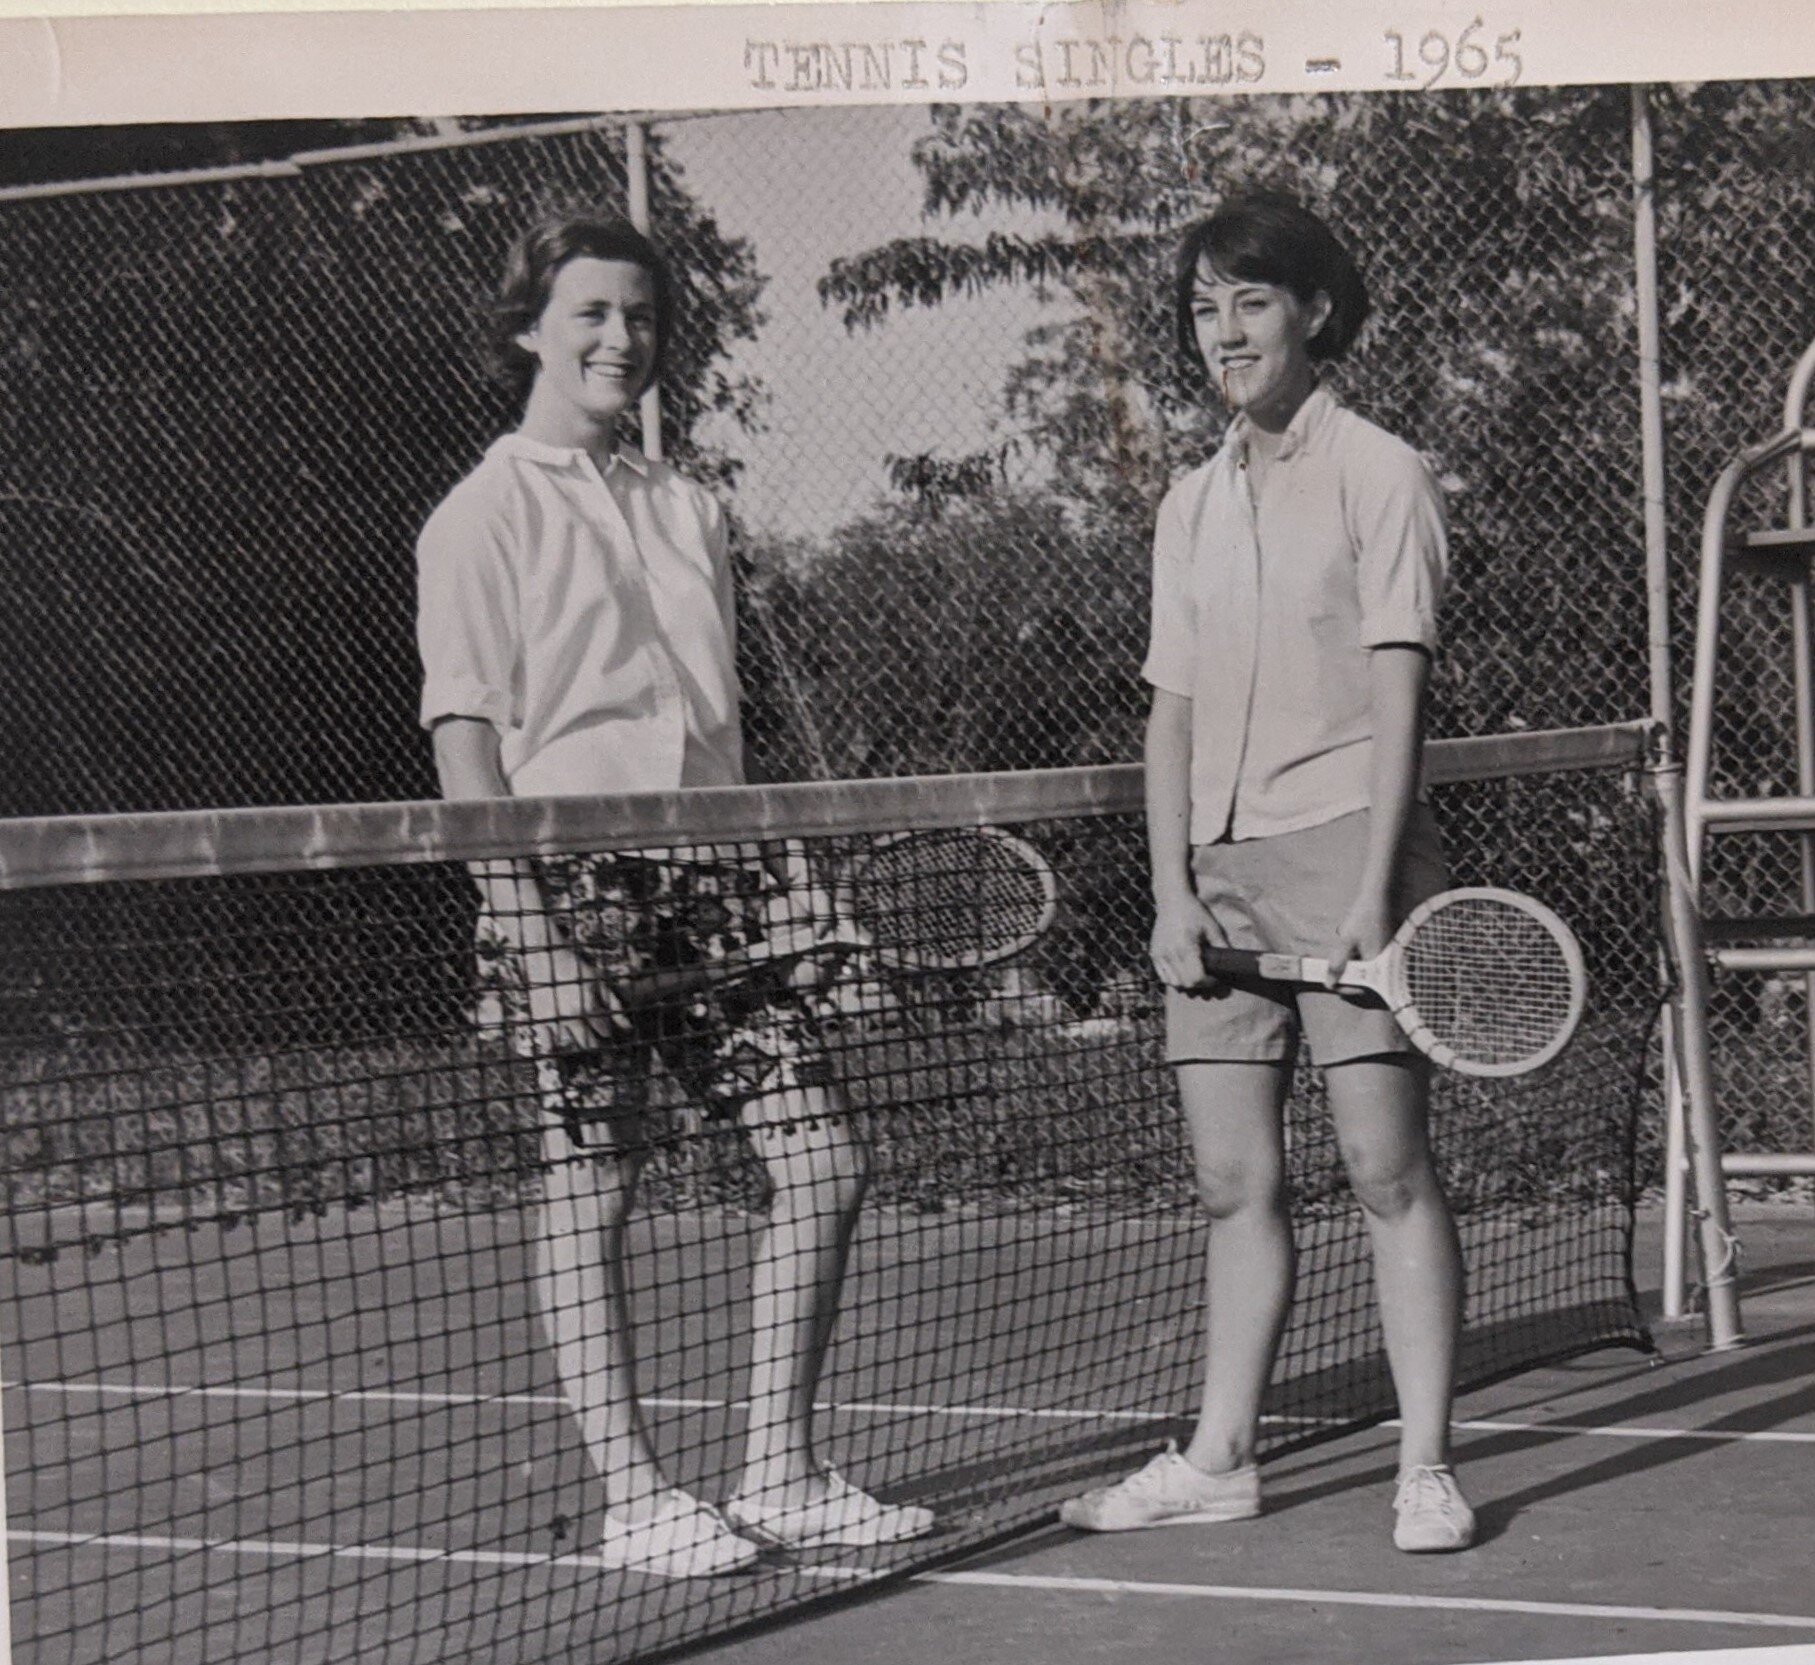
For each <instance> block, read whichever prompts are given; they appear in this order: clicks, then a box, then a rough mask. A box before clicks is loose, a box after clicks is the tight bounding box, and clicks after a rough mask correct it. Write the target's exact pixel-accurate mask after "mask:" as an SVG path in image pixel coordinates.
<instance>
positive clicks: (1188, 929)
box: [1145, 688, 1226, 989]
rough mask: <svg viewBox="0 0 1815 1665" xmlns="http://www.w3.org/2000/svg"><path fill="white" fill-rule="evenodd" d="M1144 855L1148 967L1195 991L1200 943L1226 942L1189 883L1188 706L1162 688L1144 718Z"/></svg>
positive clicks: (1199, 980) (1200, 980)
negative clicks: (1150, 910) (1148, 873)
mask: <svg viewBox="0 0 1815 1665" xmlns="http://www.w3.org/2000/svg"><path fill="white" fill-rule="evenodd" d="M1145 761H1146V784H1147V856H1148V861H1149V864H1150V866H1151V868H1152V872H1153V905H1154V923H1153V942H1152V952H1153V968H1154V970H1155V971H1157V972H1158V973H1159V975H1160V980H1161V981H1162V982H1164V983H1167V984H1169V985H1171V986H1172V987H1173V988H1180V989H1189V988H1198V987H1201V986H1202V985H1203V984H1204V983H1205V982H1206V981H1207V978H1206V976H1205V973H1204V961H1203V951H1204V947H1205V945H1206V944H1210V945H1213V946H1218V947H1220V946H1223V945H1224V943H1225V941H1226V939H1225V938H1224V936H1223V933H1222V931H1221V930H1220V929H1219V928H1218V927H1217V924H1216V921H1215V920H1214V919H1212V918H1211V917H1210V914H1209V913H1208V911H1207V910H1206V909H1205V908H1204V906H1203V904H1202V903H1200V902H1199V901H1198V899H1197V892H1196V891H1195V890H1194V889H1193V888H1192V884H1191V701H1190V700H1189V699H1188V698H1186V697H1185V695H1183V694H1174V693H1169V692H1168V691H1167V690H1166V689H1164V688H1156V689H1155V690H1154V692H1153V705H1152V708H1151V710H1150V711H1149V712H1148V714H1147V737H1146V746H1145Z"/></svg>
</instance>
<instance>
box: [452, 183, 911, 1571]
mask: <svg viewBox="0 0 1815 1665" xmlns="http://www.w3.org/2000/svg"><path fill="white" fill-rule="evenodd" d="M672 312H673V301H672V293H671V284H670V279H669V275H668V269H667V266H666V264H665V263H664V262H663V260H662V257H661V255H660V254H659V253H658V252H657V251H656V249H655V248H654V247H653V246H652V245H651V244H650V243H649V241H648V240H647V239H646V238H645V237H644V236H643V235H642V234H641V233H640V232H638V231H636V230H635V229H634V228H633V227H632V226H630V225H628V224H626V223H625V222H623V221H621V220H616V219H611V218H603V217H596V216H588V215H567V216H562V217H560V218H557V219H554V220H551V221H549V222H547V223H545V224H543V225H540V226H538V227H535V228H534V229H532V230H531V231H530V232H528V233H527V234H526V235H525V236H524V237H523V239H522V240H521V241H520V242H519V244H518V245H517V247H516V249H515V251H514V252H513V254H512V257H511V260H510V264H509V266H508V268H507V271H506V274H505V279H504V283H503V286H502V289H501V292H500V295H499V299H498V303H497V305H496V306H495V307H494V309H493V313H492V343H491V345H492V349H493V353H494V358H495V365H496V368H497V369H498V370H499V372H500V373H501V375H502V376H503V377H504V378H505V379H506V381H507V382H508V383H509V385H511V386H512V387H513V389H515V390H516V391H518V392H519V393H520V394H521V395H522V396H523V400H524V404H523V417H522V420H521V422H520V424H519V425H518V427H517V429H516V430H515V432H512V433H508V434H505V435H504V436H503V437H502V438H500V439H498V440H497V441H495V442H494V443H493V445H492V446H491V448H490V449H489V450H488V451H487V452H486V454H485V456H484V458H483V459H482V460H481V461H480V462H479V464H478V466H477V467H476V468H475V469H474V470H473V472H472V473H471V474H469V475H468V476H467V477H466V478H465V479H464V480H463V481H461V482H460V484H459V485H457V486H456V487H455V488H454V490H453V491H452V492H451V493H449V495H448V497H447V498H446V499H445V500H444V501H443V503H442V504H441V506H440V507H439V508H438V509H436V511H435V513H434V515H433V516H432V517H431V518H430V520H429V522H428V524H427V526H425V527H424V528H423V531H422V536H421V539H420V540H419V543H418V568H419V597H418V640H419V643H420V647H421V653H422V662H423V673H424V675H423V690H422V721H423V723H424V725H425V726H426V727H428V728H429V729H430V730H431V731H432V733H433V741H434V751H435V763H436V768H437V771H438V773H439V776H440V780H441V788H442V792H443V795H444V796H446V797H449V798H499V797H506V796H540V795H548V794H552V795H570V796H571V795H588V794H598V793H610V792H638V791H645V792H647V791H668V790H673V789H675V788H678V787H694V786H732V785H736V784H738V783H739V782H741V781H742V780H743V779H744V763H743V738H742V732H741V727H740V722H739V710H738V682H737V673H736V669H735V663H736V656H735V646H736V621H735V618H734V615H733V589H732V581H731V561H730V554H729V550H728V547H727V543H726V532H725V515H724V511H723V510H722V509H721V508H720V506H719V504H718V503H717V501H716V500H715V499H714V498H713V497H712V495H711V494H710V493H709V492H707V491H706V490H705V489H704V488H703V487H701V486H700V485H698V484H697V483H695V482H694V481H692V480H689V479H687V478H685V477H684V476H682V475H680V474H678V473H676V472H675V471H674V470H673V469H671V468H669V467H667V466H666V465H665V464H663V463H661V462H659V461H657V460H655V459H653V458H650V457H646V456H644V455H642V453H641V452H639V451H637V450H635V449H634V448H632V447H630V446H626V445H620V444H619V441H618V426H619V419H620V418H621V417H623V416H624V415H625V414H626V413H627V412H629V411H630V410H631V408H632V406H633V405H634V404H635V403H636V401H637V399H638V398H639V396H640V395H641V394H642V393H643V391H644V389H645V388H647V387H648V386H649V385H650V383H651V382H652V381H653V380H654V378H655V376H656V375H657V374H658V372H659V370H660V367H661V362H662V354H663V349H664V347H665V346H666V344H667V341H668V337H669V325H670V321H671V318H672ZM473 876H474V878H475V880H476V881H477V883H478V887H479V894H480V919H479V926H478V941H477V953H478V961H479V966H480V973H481V975H480V980H481V983H482V985H483V992H484V993H485V994H486V995H488V996H490V997H491V999H492V1000H493V1002H494V1003H495V1007H496V1008H497V1009H499V1010H501V1011H502V1013H503V1016H504V1020H505V1026H506V1029H507V1032H508V1035H509V1039H510V1043H511V1045H512V1047H513V1049H514V1050H515V1051H516V1052H517V1053H518V1054H519V1055H520V1056H521V1057H523V1058H525V1059H527V1060H529V1061H530V1062H531V1063H533V1065H534V1069H535V1074H536V1081H537V1086H538V1090H539V1097H540V1101H541V1107H542V1110H543V1112H544V1119H543V1125H542V1151H543V1156H544V1162H545V1169H546V1178H545V1183H544V1195H543V1197H542V1199H541V1202H542V1206H541V1219H540V1229H539V1232H538V1240H537V1277H536V1283H537V1290H538V1294H539V1296H540V1308H541V1316H542V1320H543V1323H544V1326H545V1329H546V1331H547V1335H548V1339H549V1342H550V1345H551V1349H552V1351H553V1353H554V1356H555V1364H556V1368H557V1370H558V1371H559V1373H560V1376H561V1380H562V1384H563V1387H564V1389H565V1392H566V1395H567V1398H568V1401H569V1403H570V1404H571V1405H572V1407H573V1411H574V1415H575V1417H576V1420H577V1421H578V1424H579V1427H580V1429H581V1432H582V1434H583V1436H584V1438H585V1440H586V1444H587V1449H588V1452H589V1453H590V1455H591V1457H592V1459H593V1462H594V1465H595V1466H596V1468H597V1470H598V1472H599V1476H600V1478H601V1479H602V1480H603V1482H604V1487H605V1497H606V1510H605V1521H604V1532H603V1538H602V1541H601V1543H600V1545H599V1548H598V1555H599V1557H600V1559H601V1560H602V1561H603V1563H604V1564H605V1565H606V1566H608V1567H612V1568H616V1569H621V1570H625V1571H635V1572H638V1573H642V1574H645V1575H652V1576H658V1577H677V1578H686V1577H694V1576H703V1575H708V1574H715V1573H724V1572H730V1571H734V1570H736V1569H737V1568H740V1567H745V1566H749V1565H750V1564H751V1563H753V1562H754V1561H755V1560H756V1559H757V1556H758V1550H759V1544H761V1545H766V1546H780V1547H784V1548H790V1549H796V1548H815V1547H820V1546H826V1545H842V1546H848V1547H865V1546H873V1545H876V1544H880V1543H885V1542H891V1541H894V1540H898V1539H904V1538H913V1537H918V1536H919V1535H921V1534H922V1533H925V1532H927V1531H929V1530H931V1528H932V1525H933V1519H932V1515H931V1514H930V1513H929V1511H927V1510H926V1509H923V1508H913V1507H900V1506H896V1505H892V1504H887V1503H884V1502H882V1501H880V1500H879V1499H877V1498H874V1497H871V1496H870V1495H869V1494H868V1493H866V1492H863V1491H861V1490H859V1489H858V1488H857V1487H855V1486H852V1485H850V1484H849V1483H848V1482H846V1481H845V1480H843V1479H842V1478H840V1476H839V1475H838V1474H837V1473H836V1472H835V1471H834V1470H832V1469H831V1468H830V1467H829V1466H828V1465H826V1464H825V1463H824V1462H823V1461H822V1460H821V1458H820V1456H819V1453H818V1450H817V1448H816V1445H815V1433H814V1426H813V1405H814V1399H815V1391H816V1388H817V1385H818V1379H819V1375H820V1370H821V1367H822V1365H823V1363H824V1359H825V1353H826V1347H827V1345H828V1343H829V1341H830V1339H831V1334H832V1325H833V1320H834V1317H835V1315H836V1308H837V1304H838V1297H839V1289H840V1285H841V1282H842V1279H843V1275H844V1266H845V1257H846V1253H847V1251H848V1248H849V1244H850V1239H851V1233H852V1229H853V1227H854V1225H855V1222H856V1215H857V1210H858V1207H859V1204H860V1203H861V1201H862V1197H863V1192H864V1187H865V1183H866V1180H867V1173H868V1170H867V1158H866V1155H865V1151H864V1148H863V1146H862V1144H861V1143H860V1142H859V1140H858V1139H857V1137H856V1135H855V1134H854V1132H853V1131H852V1129H851V1126H850V1122H849V1115H848V1111H847V1107H846V1105H845V1104H844V1102H843V1100H842V1099H841V1098H840V1097H839V1095H838V1093H837V1091H836V1089H835V1088H834V1087H833V1086H832V1085H831V1083H830V1081H829V1078H828V1071H827V1070H826V1068H825V1065H824V1046H823V1044H822V1041H823V1037H824V1033H825V1026H826V1023H827V1021H828V1019H829V1018H830V1017H831V1016H832V1015H833V1006H832V1002H831V999H830V994H829V991H828V990H827V988H826V986H825V985H824V983H823V981H822V968H823V967H825V965H826V962H825V960H824V959H823V958H821V955H822V954H823V952H824V945H823V944H822V943H821V942H820V940H819V938H820V935H821V933H820V932H819V931H817V930H814V929H812V928H811V925H812V921H813V920H814V919H816V918H817V919H819V920H822V921H823V920H825V919H827V918H828V917H829V909H828V908H827V907H826V905H825V900H824V898H823V897H820V896H817V895H815V894H814V893H813V892H812V890H811V889H810V888H809V887H807V886H805V885H804V884H801V883H800V882H799V880H800V875H798V874H797V873H795V872H794V871H793V870H792V868H791V867H790V864H789V862H788V861H787V860H786V859H785V857H781V856H778V857H776V858H775V859H773V860H772V861H768V862H764V861H759V860H756V859H754V858H753V857H751V856H750V855H749V854H748V853H747V852H746V851H745V850H744V849H743V848H741V847H739V846H732V847H729V848H726V849H722V850H719V851H716V852H715V851H712V850H701V851H679V852H673V853H672V854H671V855H667V856H662V857H645V856H629V855H623V856H620V855H597V856H587V855H573V856H564V857H561V858H558V859H557V858H547V859H543V860H536V861H523V862H521V863H516V862H499V863H492V864H486V863H477V864H475V865H474V869H473ZM736 954H747V955H748V956H749V957H750V958H751V959H752V960H760V961H761V968H760V970H758V971H757V972H755V973H753V974H752V975H751V976H749V977H748V978H746V979H744V980H743V981H742V982H739V983H737V984H728V985H725V986H723V987H708V988H707V989H705V990H704V991H701V992H699V993H697V994H696V995H695V994H686V997H684V998H683V997H682V996H681V995H677V996H676V997H675V998H672V999H656V1000H650V1001H644V1000H640V999H638V998H635V997H634V996H633V993H632V991H633V990H634V989H635V988H637V987H638V986H640V982H647V974H648V973H650V972H653V971H656V970H658V969H659V970H662V971H674V970H676V969H683V970H684V969H687V968H690V967H695V966H698V965H700V964H702V963H703V962H704V961H706V960H707V959H716V958H720V957H725V956H730V955H736ZM683 993H684V994H685V991H683ZM656 1061H659V1062H660V1063H661V1065H662V1066H663V1067H664V1068H665V1069H666V1071H667V1072H668V1073H669V1074H670V1075H671V1076H673V1077H674V1078H675V1079H676V1080H677V1081H678V1082H680V1084H681V1085H682V1087H683V1088H684V1090H685V1092H686V1095H687V1097H688V1098H689V1099H690V1100H691V1102H692V1103H693V1104H694V1105H696V1106H698V1107H699V1108H700V1109H701V1110H703V1111H704V1113H705V1114H706V1115H708V1116H712V1117H715V1118H718V1119H721V1120H723V1121H725V1122H727V1123H730V1124H733V1125H740V1124H741V1126H742V1127H743V1129H744V1130H745V1131H746V1132H747V1134H748V1135H749V1138H750V1141H751V1144H752V1145H753V1147H754V1148H755V1151H756V1153H757V1156H758V1157H759V1159H760V1160H761V1162H762V1163H763V1165H764V1167H765V1169H766V1171H767V1176H768V1179H769V1183H770V1189H771V1195H772V1201H771V1204H770V1217H769V1229H768V1230H767V1231H766V1232H765V1233H764V1234H763V1237H762V1240H761V1246H760V1248H759V1250H758V1253H757V1257H756V1264H755V1266H754V1268H753V1272H752V1287H751V1298H750V1307H751V1315H752V1328H753V1331H754V1334H753V1339H752V1342H751V1378H752V1380H751V1386H750V1392H749V1412H748V1418H747V1425H746V1426H747V1433H746V1438H745V1451H744V1468H743V1474H742V1480H741V1484H740V1486H739V1489H738V1492H737V1495H736V1496H735V1497H733V1498H731V1499H729V1500H727V1501H726V1502H725V1503H724V1505H723V1507H722V1509H721V1508H719V1507H715V1506H714V1505H713V1504H712V1503H710V1502H707V1501H705V1500H703V1499H701V1498H697V1497H695V1496H693V1495H692V1494H691V1493H689V1492H686V1491H682V1490H680V1489H679V1488H677V1487H675V1486H673V1485H672V1484H671V1483H670V1481H669V1479H668V1477H667V1474H666V1473H665V1471H664V1469H663V1466H662V1464H661V1462H660V1461H659V1459H658V1457H657V1454H656V1452H655V1451H654V1449H653V1448H652V1446H651V1443H650V1438H649V1433H648V1430H647V1428H646V1427H645V1424H644V1420H643V1411H642V1405H641V1401H640V1399H639V1394H638V1384H637V1371H636V1360H635V1356H634V1353H633V1349H632V1341H633V1327H632V1324H631V1320H630V1314H629V1308H628V1306H627V1298H626V1293H625V1290H626V1269H625V1264H624V1262H625V1254H626V1238H625V1225H626V1222H627V1220H628V1218H629V1215H630V1211H631V1207H632V1204H633V1202H634V1200H635V1197H636V1192H637V1186H638V1181H639V1179H640V1176H641V1174H642V1170H643V1168H644V1165H645V1164H646V1162H647V1160H648V1157H649V1155H650V1154H651V1152H652V1150H653V1149H654V1148H655V1146H656V1144H657V1143H659V1142H660V1140H661V1139H662V1137H663V1136H664V1135H665V1134H666V1133H667V1132H668V1129H667V1128H666V1127H665V1125H664V1124H663V1120H662V1115H661V1113H660V1112H659V1111H658V1110H657V1109H656V1108H655V1107H654V1106H653V1105H652V1104H651V1102H650V1095H649V1076H650V1072H651V1066H652V1064H653V1063H654V1062H656Z"/></svg>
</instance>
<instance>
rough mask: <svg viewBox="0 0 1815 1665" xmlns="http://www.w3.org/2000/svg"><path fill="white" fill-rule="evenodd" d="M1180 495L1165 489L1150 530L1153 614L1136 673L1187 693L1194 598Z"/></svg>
mask: <svg viewBox="0 0 1815 1665" xmlns="http://www.w3.org/2000/svg"><path fill="white" fill-rule="evenodd" d="M1181 497H1182V493H1181V491H1180V489H1179V488H1178V487H1174V488H1173V489H1172V490H1171V491H1169V492H1168V493H1167V494H1166V497H1165V500H1164V501H1163V502H1162V503H1161V504H1160V512H1159V518H1158V520H1157V522H1156V523H1155V525H1154V529H1153V615H1152V623H1151V624H1150V626H1149V629H1148V637H1147V658H1146V661H1145V663H1144V664H1143V665H1142V666H1141V676H1142V678H1143V679H1144V680H1145V681H1147V682H1149V683H1151V684H1152V685H1153V686H1154V687H1155V688H1160V689H1164V690H1165V691H1166V692H1167V693H1169V694H1183V695H1184V696H1185V697H1186V698H1189V697H1190V695H1191V690H1192V686H1193V673H1194V671H1195V667H1196V659H1197V602H1196V597H1195V595H1194V593H1193V586H1192V583H1191V534H1190V528H1189V525H1188V523H1187V520H1186V517H1185V513H1184V506H1183V503H1182V501H1181Z"/></svg>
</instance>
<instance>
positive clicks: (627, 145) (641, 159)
mask: <svg viewBox="0 0 1815 1665" xmlns="http://www.w3.org/2000/svg"><path fill="white" fill-rule="evenodd" d="M624 172H625V174H626V176H627V177H626V195H627V198H628V202H629V208H630V223H631V224H632V225H633V226H635V227H636V228H637V230H638V231H640V232H642V234H643V235H644V236H645V237H647V236H648V235H649V130H648V128H647V127H646V126H645V125H644V124H643V123H642V122H640V121H632V122H626V123H625V125H624ZM640 414H641V416H642V421H643V455H644V456H646V457H654V458H655V459H656V460H657V461H658V462H659V461H660V460H661V456H662V395H661V391H660V389H659V388H657V387H656V385H655V384H654V383H653V382H652V383H650V385H649V386H648V387H646V388H644V389H643V399H642V408H641V412H640Z"/></svg>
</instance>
